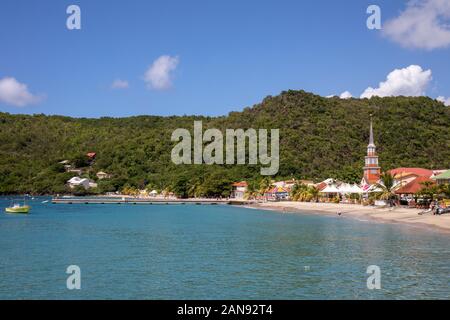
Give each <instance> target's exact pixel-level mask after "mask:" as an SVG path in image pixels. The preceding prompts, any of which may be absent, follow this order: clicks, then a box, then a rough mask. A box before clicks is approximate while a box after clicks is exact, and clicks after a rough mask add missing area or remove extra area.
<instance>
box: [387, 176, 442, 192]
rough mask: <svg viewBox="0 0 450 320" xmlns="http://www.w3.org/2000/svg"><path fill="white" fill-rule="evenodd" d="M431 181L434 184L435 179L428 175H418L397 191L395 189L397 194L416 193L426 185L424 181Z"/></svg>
mask: <svg viewBox="0 0 450 320" xmlns="http://www.w3.org/2000/svg"><path fill="white" fill-rule="evenodd" d="M426 181H430V182H432V183H433V184H434V181H433V180H431V179H430V178H427V177H417V178H415V179H414V180H413V181H411V182H410V183H408V184H406V185H404V186H403V187H401V188H400V189H398V190H397V191H395V193H396V194H415V193H417V192H419V191H420V190H422V189H423V188H424V186H423V185H422V183H423V182H426Z"/></svg>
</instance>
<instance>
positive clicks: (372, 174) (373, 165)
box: [363, 115, 381, 184]
mask: <svg viewBox="0 0 450 320" xmlns="http://www.w3.org/2000/svg"><path fill="white" fill-rule="evenodd" d="M363 170H364V178H363V179H364V181H365V183H366V184H374V183H377V182H378V180H380V175H381V170H380V167H379V166H378V155H377V153H376V147H375V142H374V138H373V123H372V115H370V129H369V145H368V146H367V156H366V157H365V166H364V168H363Z"/></svg>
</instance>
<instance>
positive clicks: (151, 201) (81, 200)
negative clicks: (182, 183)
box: [52, 197, 254, 205]
mask: <svg viewBox="0 0 450 320" xmlns="http://www.w3.org/2000/svg"><path fill="white" fill-rule="evenodd" d="M52 203H54V204H135V205H138V204H141V205H164V204H166V205H175V204H178V205H184V204H194V205H219V204H227V205H247V204H252V203H254V201H251V200H250V201H246V200H236V199H163V198H131V197H122V198H120V197H111V198H99V197H91V198H87V197H70V198H66V197H62V198H59V197H57V198H53V199H52Z"/></svg>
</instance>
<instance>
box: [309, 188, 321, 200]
mask: <svg viewBox="0 0 450 320" xmlns="http://www.w3.org/2000/svg"><path fill="white" fill-rule="evenodd" d="M309 193H310V194H311V196H312V198H313V199H314V201H316V202H317V200H318V199H319V194H320V190H319V189H317V188H316V186H310V187H309Z"/></svg>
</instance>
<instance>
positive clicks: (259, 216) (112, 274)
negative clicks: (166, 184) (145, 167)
mask: <svg viewBox="0 0 450 320" xmlns="http://www.w3.org/2000/svg"><path fill="white" fill-rule="evenodd" d="M43 200H44V198H38V199H35V200H34V201H31V202H30V204H31V205H32V213H31V214H30V215H29V216H20V215H7V214H5V213H4V212H3V210H4V207H6V206H8V205H9V204H10V202H9V200H8V198H5V197H3V198H0V208H1V210H2V212H1V214H0V299H29V298H31V299H114V298H117V299H415V298H418V299H429V298H437V299H449V298H450V280H449V279H450V245H449V244H450V236H449V235H445V234H440V233H438V232H436V231H430V230H423V229H418V228H413V227H408V226H400V225H393V224H382V223H376V222H364V221H356V220H352V219H346V218H345V217H323V216H315V215H299V214H281V213H276V212H268V211H260V210H252V209H245V208H239V207H231V206H196V205H173V206H171V205H153V206H144V205H134V206H133V205H52V204H50V203H46V204H42V203H41V202H42V201H43ZM69 265H78V266H79V267H80V268H81V290H68V289H67V288H66V279H67V277H68V275H67V274H66V273H65V271H66V268H67V267H68V266H69ZM369 265H378V266H379V267H380V268H381V290H368V289H367V286H366V280H367V277H368V276H369V275H367V274H366V269H367V267H368V266H369Z"/></svg>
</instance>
